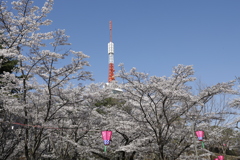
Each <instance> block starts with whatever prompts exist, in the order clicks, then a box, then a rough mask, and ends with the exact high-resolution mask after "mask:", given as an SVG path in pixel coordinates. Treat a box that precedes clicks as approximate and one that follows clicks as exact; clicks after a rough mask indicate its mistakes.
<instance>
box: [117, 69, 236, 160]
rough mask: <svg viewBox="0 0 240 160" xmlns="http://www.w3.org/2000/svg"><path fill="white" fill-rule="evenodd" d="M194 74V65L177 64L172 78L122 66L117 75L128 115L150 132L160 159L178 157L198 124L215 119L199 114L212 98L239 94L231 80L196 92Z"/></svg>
mask: <svg viewBox="0 0 240 160" xmlns="http://www.w3.org/2000/svg"><path fill="white" fill-rule="evenodd" d="M193 74H194V71H193V68H192V66H183V65H178V66H177V67H174V69H173V74H172V75H171V76H170V77H156V76H151V77H149V76H148V74H146V73H141V72H137V71H136V69H135V68H133V69H132V70H131V71H130V72H129V73H127V72H126V71H125V69H124V68H123V66H122V65H121V70H120V72H119V74H118V76H119V77H120V78H122V80H123V81H124V83H123V84H122V85H121V88H122V89H123V90H124V92H123V97H122V98H123V99H124V100H125V101H126V103H125V106H128V107H130V108H131V112H130V113H129V115H131V116H132V117H133V118H134V119H135V120H136V121H137V122H138V123H139V125H140V126H141V128H142V129H143V128H144V129H145V131H146V132H147V133H148V135H150V137H151V139H152V143H153V146H155V147H152V148H154V150H153V151H154V153H155V154H156V156H157V157H158V158H159V159H161V160H167V159H177V158H178V157H179V156H180V155H182V153H183V152H185V151H187V150H189V149H191V148H192V144H193V141H194V140H193V139H192V138H191V137H192V136H193V130H195V126H197V125H198V126H199V125H201V124H203V122H206V121H207V120H208V121H209V120H211V118H212V119H213V118H214V117H213V116H207V115H206V116H205V117H202V119H200V118H201V117H200V116H199V115H200V112H201V108H202V107H205V104H206V103H207V102H209V100H211V99H212V97H214V96H215V95H218V94H221V93H228V94H235V93H236V92H235V91H234V90H233V89H232V87H233V85H234V82H232V81H231V82H227V83H219V84H216V85H214V86H211V87H207V88H206V89H203V90H202V91H200V92H199V93H198V94H193V93H192V92H191V87H190V85H187V84H188V83H189V82H192V81H194V80H195V78H193V77H192V75H193ZM204 118H205V119H204ZM192 126H193V127H194V128H193V129H192Z"/></svg>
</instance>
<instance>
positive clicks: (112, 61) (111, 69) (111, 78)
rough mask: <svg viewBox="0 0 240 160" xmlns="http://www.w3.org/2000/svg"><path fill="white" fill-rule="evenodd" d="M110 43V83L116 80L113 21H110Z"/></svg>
mask: <svg viewBox="0 0 240 160" xmlns="http://www.w3.org/2000/svg"><path fill="white" fill-rule="evenodd" d="M109 30H110V42H109V43H108V82H111V81H112V80H115V78H114V71H115V70H114V44H113V42H112V21H109Z"/></svg>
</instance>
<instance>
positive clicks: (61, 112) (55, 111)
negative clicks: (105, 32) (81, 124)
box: [0, 0, 91, 160]
mask: <svg viewBox="0 0 240 160" xmlns="http://www.w3.org/2000/svg"><path fill="white" fill-rule="evenodd" d="M11 4H12V9H8V8H7V6H8V5H7V2H5V1H1V4H0V26H1V28H0V32H1V34H0V40H1V43H2V47H3V48H4V49H1V50H0V56H3V57H6V56H7V57H10V58H11V57H12V58H14V59H17V60H18V67H17V68H15V69H17V70H15V72H17V73H19V75H20V78H16V75H13V74H10V73H7V72H6V73H4V74H3V75H2V77H3V80H1V81H2V83H5V85H4V87H1V99H2V104H3V109H4V110H5V111H6V112H10V113H11V114H14V115H15V116H18V117H21V118H22V124H23V127H24V128H23V129H24V133H23V134H22V135H21V139H20V140H19V141H21V142H18V146H17V147H16V146H14V148H13V149H12V155H11V156H12V157H14V156H19V155H18V154H19V153H20V151H19V150H21V151H24V152H23V153H22V154H23V155H20V156H24V157H25V158H26V159H28V160H29V159H38V158H39V157H58V156H59V155H58V154H57V152H53V150H54V146H53V140H52V141H51V139H50V138H51V136H50V135H56V134H57V135H59V134H60V133H57V132H56V130H51V129H50V128H46V127H45V126H46V125H48V126H56V128H58V127H59V125H61V122H62V121H64V118H66V116H67V115H68V116H70V115H71V114H70V112H69V111H68V110H69V108H72V107H73V106H74V105H76V104H79V103H80V102H81V99H80V98H81V96H77V97H76V98H74V99H71V97H69V96H70V95H69V96H68V98H66V94H69V93H71V92H70V90H72V89H66V86H68V85H69V84H70V82H71V81H72V80H77V81H81V80H86V79H91V73H90V72H88V71H85V70H84V67H86V66H89V63H88V62H87V61H85V59H86V58H88V56H87V55H85V54H83V53H82V52H76V51H73V50H67V51H64V52H61V51H62V49H61V46H65V45H69V43H68V42H67V41H68V36H66V35H65V32H64V30H56V31H50V32H47V33H41V32H40V29H41V26H46V25H50V24H51V22H52V21H51V20H48V19H46V16H47V14H48V13H49V12H50V11H51V10H52V6H53V0H46V2H45V3H44V5H43V7H42V8H39V7H37V6H34V2H33V1H31V0H18V1H13V2H11ZM10 10H11V11H10ZM47 42H50V46H51V47H52V49H51V50H49V49H48V48H47V49H44V47H49V45H47ZM67 57H72V60H71V62H67V60H66V58H67ZM63 61H64V62H65V63H66V62H67V63H68V64H67V65H61V66H60V65H58V64H59V63H61V62H63ZM12 82H14V83H12ZM13 88H18V92H17V93H13V94H9V93H10V92H9V91H10V90H11V89H13ZM81 88H82V87H80V86H79V87H78V90H79V91H78V92H73V94H77V95H79V92H80V91H81V90H82V89H81ZM67 92H68V93H67ZM67 113H68V114H67ZM74 118H77V117H74ZM4 121H8V120H7V119H6V118H5V119H4ZM56 124H57V125H56ZM62 134H63V132H62ZM77 136H79V135H77ZM76 139H77V138H76ZM58 140H59V139H58ZM6 143H8V142H6ZM5 146H6V145H5ZM55 151H56V150H55ZM11 156H8V157H11ZM60 156H61V155H60Z"/></svg>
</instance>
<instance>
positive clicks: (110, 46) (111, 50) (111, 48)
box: [108, 42, 114, 64]
mask: <svg viewBox="0 0 240 160" xmlns="http://www.w3.org/2000/svg"><path fill="white" fill-rule="evenodd" d="M108 55H109V59H108V63H113V64H114V43H113V42H109V43H108Z"/></svg>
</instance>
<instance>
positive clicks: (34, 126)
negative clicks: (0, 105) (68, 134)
mask: <svg viewBox="0 0 240 160" xmlns="http://www.w3.org/2000/svg"><path fill="white" fill-rule="evenodd" d="M0 123H7V124H14V125H18V126H23V127H32V128H43V129H55V130H63V129H64V130H71V129H77V130H80V128H69V127H61V128H56V127H50V126H40V125H30V124H22V123H17V122H7V121H0ZM82 131H89V132H90V131H92V132H93V131H94V132H100V131H101V130H87V129H86V130H82Z"/></svg>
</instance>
